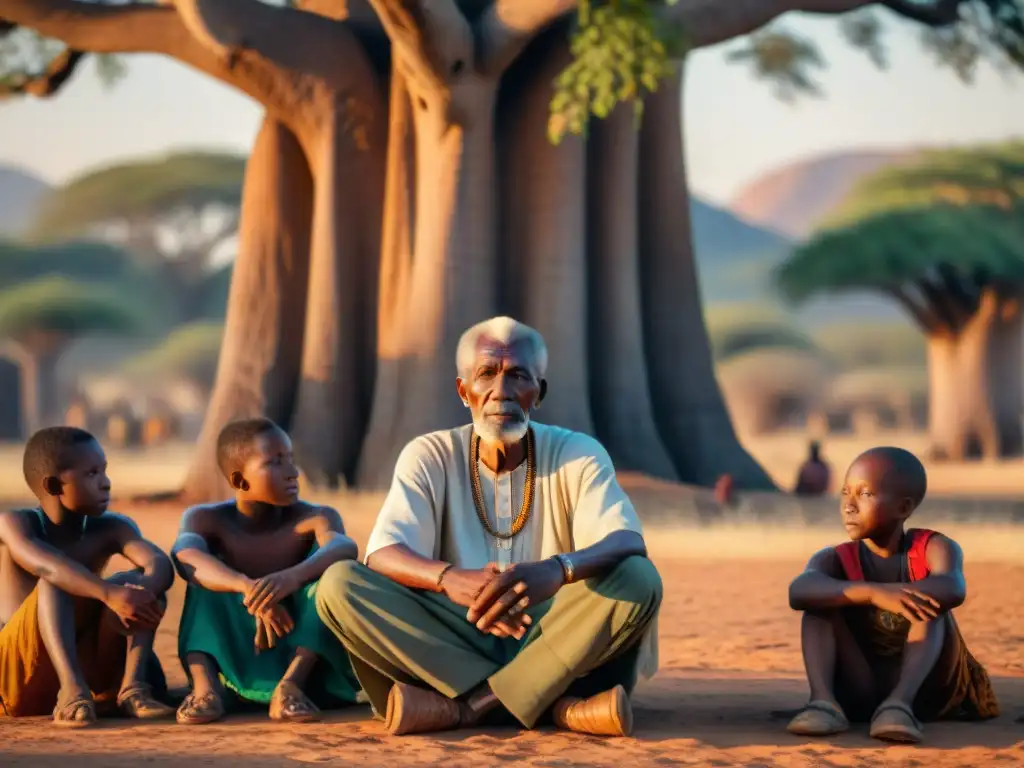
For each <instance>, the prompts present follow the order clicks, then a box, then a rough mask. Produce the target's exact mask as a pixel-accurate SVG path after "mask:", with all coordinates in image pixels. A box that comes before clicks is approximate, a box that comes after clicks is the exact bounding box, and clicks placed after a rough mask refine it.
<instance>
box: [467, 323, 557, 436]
mask: <svg viewBox="0 0 1024 768" xmlns="http://www.w3.org/2000/svg"><path fill="white" fill-rule="evenodd" d="M532 352H533V349H532V346H531V345H530V343H529V342H528V341H526V340H517V341H514V342H512V343H510V344H505V343H502V342H500V341H497V340H495V339H492V338H490V337H488V336H481V337H480V339H479V341H477V348H476V358H475V360H474V362H473V368H472V371H471V373H470V374H469V377H468V378H466V379H462V378H459V379H457V380H456V386H457V387H458V390H459V397H461V398H462V400H463V401H464V402H465V403H467V404H468V405H469V409H470V411H471V412H472V414H473V427H474V428H475V429H476V432H477V434H478V435H480V437H481V438H482V439H483V440H485V441H487V442H489V443H503V444H505V445H512V444H513V443H517V442H519V441H520V440H522V439H523V437H524V436H525V435H526V430H527V429H528V428H529V426H530V411H531V409H533V408H534V407H535V406H536V405H537V404H538V403H539V402H540V400H541V399H542V397H543V395H544V390H545V387H546V385H545V383H544V381H543V379H540V378H538V377H537V375H536V374H535V373H534V361H533V360H532V359H531V356H532Z"/></svg>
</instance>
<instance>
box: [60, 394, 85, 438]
mask: <svg viewBox="0 0 1024 768" xmlns="http://www.w3.org/2000/svg"><path fill="white" fill-rule="evenodd" d="M91 421H92V408H90V407H89V401H88V400H86V398H85V396H84V395H82V394H81V393H76V394H75V396H74V397H73V398H72V399H71V404H70V405H69V406H68V409H67V411H65V412H64V426H66V427H77V428H78V429H84V430H89V429H91V427H92V425H91Z"/></svg>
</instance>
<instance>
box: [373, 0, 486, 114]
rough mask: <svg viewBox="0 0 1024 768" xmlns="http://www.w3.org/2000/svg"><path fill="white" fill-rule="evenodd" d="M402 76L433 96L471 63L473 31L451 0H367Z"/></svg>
mask: <svg viewBox="0 0 1024 768" xmlns="http://www.w3.org/2000/svg"><path fill="white" fill-rule="evenodd" d="M369 2H370V5H372V6H373V9H374V10H375V11H376V12H377V16H378V17H379V18H380V21H381V24H382V25H383V26H384V31H385V32H387V35H388V38H390V40H391V45H392V47H393V49H394V53H395V55H396V56H397V57H398V60H399V64H400V66H402V67H403V69H404V70H405V75H406V76H407V77H409V78H410V80H411V81H412V82H415V83H416V84H417V85H418V86H419V87H420V88H424V89H426V90H428V91H430V92H432V93H434V94H436V95H444V94H447V93H448V91H449V89H450V86H449V83H450V82H451V80H452V79H453V78H455V77H458V76H460V75H462V74H463V73H465V72H467V71H469V69H470V67H472V66H473V63H474V62H473V34H472V30H471V29H470V26H469V22H468V21H467V20H466V17H465V16H463V15H462V12H461V11H459V8H458V6H457V5H456V3H455V0H369Z"/></svg>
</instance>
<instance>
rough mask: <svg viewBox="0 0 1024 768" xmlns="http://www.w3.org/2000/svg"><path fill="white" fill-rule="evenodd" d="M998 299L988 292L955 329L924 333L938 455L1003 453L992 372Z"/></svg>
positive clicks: (958, 457)
mask: <svg viewBox="0 0 1024 768" xmlns="http://www.w3.org/2000/svg"><path fill="white" fill-rule="evenodd" d="M998 304H999V299H998V298H997V297H995V295H994V294H991V293H989V294H986V295H985V296H983V299H982V303H981V307H980V308H979V309H978V311H977V312H976V313H975V314H974V315H973V316H972V317H971V318H970V319H969V320H968V321H967V322H966V323H965V324H964V326H963V327H962V328H961V329H960V330H959V331H958V332H951V331H948V330H946V331H941V332H939V333H936V334H933V335H932V336H931V337H930V338H929V339H928V378H929V385H930V389H929V396H930V402H929V424H928V428H929V433H930V436H931V439H932V443H933V451H934V453H935V455H936V456H937V457H940V458H946V459H950V460H952V461H962V460H963V459H964V458H966V457H968V456H972V455H977V454H980V455H981V456H982V457H984V458H986V459H996V458H999V457H1000V456H1001V455H1002V454H1003V445H1002V434H1001V431H1000V429H999V425H998V422H997V418H996V416H997V408H996V399H995V398H994V397H993V385H996V386H998V385H999V382H998V381H993V379H992V377H991V376H990V373H991V366H992V363H993V357H992V351H993V349H992V348H993V341H994V340H995V338H996V333H995V331H996V328H997V325H998V323H999V322H1000V318H999V306H998ZM1018 418H1019V417H1018Z"/></svg>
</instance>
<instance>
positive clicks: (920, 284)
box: [776, 205, 1024, 330]
mask: <svg viewBox="0 0 1024 768" xmlns="http://www.w3.org/2000/svg"><path fill="white" fill-rule="evenodd" d="M776 276H777V280H778V284H779V287H780V288H781V289H782V291H783V293H784V294H785V295H786V296H787V297H788V298H789V299H791V300H794V301H802V300H804V299H806V298H808V297H809V296H811V295H813V294H816V293H819V292H824V293H830V292H831V293H834V292H842V291H849V290H856V289H862V290H879V291H883V292H885V293H887V294H889V295H891V296H892V297H893V298H894V299H896V300H898V301H899V302H900V303H901V304H903V306H904V307H905V308H906V309H907V311H908V312H910V313H911V315H912V317H914V318H915V319H916V320H917V321H918V323H919V324H920V325H922V326H923V327H924V328H926V329H933V328H937V327H940V326H941V327H946V328H950V329H952V330H955V329H957V328H958V327H959V326H960V325H961V324H962V322H963V321H964V320H965V319H966V318H968V317H969V316H970V315H971V314H973V311H974V310H975V309H976V308H977V306H978V304H979V302H980V300H981V294H982V292H983V291H985V290H987V289H994V290H996V291H1004V290H1006V289H1010V290H1011V291H1013V290H1014V288H1015V287H1016V286H1019V285H1020V284H1021V283H1022V282H1024V211H1022V210H1021V209H1020V208H1019V207H1018V208H1014V209H1012V210H1010V211H1007V210H1004V209H1002V208H996V207H993V206H968V207H962V208H961V207H955V206H950V205H942V206H932V207H929V208H916V209H913V208H911V209H905V210H897V211H892V212H888V213H880V214H876V215H874V216H871V217H869V218H867V219H864V220H863V221H859V222H857V223H854V224H850V225H848V226H846V227H842V228H839V229H831V230H825V231H823V232H821V233H820V234H818V235H817V236H815V237H814V238H812V239H811V240H810V241H809V242H808V243H806V244H805V245H803V246H801V247H800V248H798V249H797V250H796V251H795V252H794V253H793V255H792V256H791V257H790V259H789V260H788V261H786V262H785V263H783V264H782V265H780V267H779V269H778V271H777V273H776Z"/></svg>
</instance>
